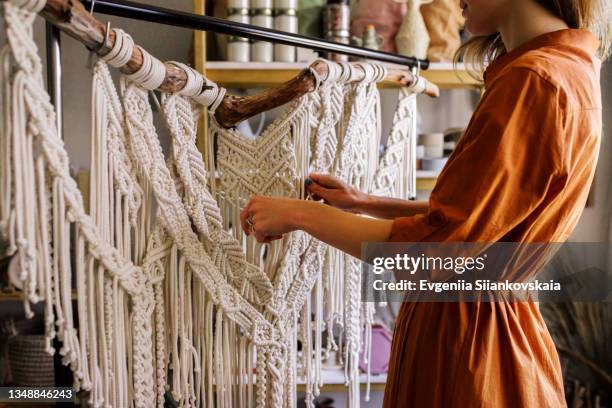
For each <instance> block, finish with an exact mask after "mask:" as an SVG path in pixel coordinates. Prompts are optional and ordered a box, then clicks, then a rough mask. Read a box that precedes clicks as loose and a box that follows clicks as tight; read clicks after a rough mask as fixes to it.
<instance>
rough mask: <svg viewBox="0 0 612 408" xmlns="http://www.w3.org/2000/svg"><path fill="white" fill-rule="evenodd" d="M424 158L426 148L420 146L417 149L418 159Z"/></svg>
mask: <svg viewBox="0 0 612 408" xmlns="http://www.w3.org/2000/svg"><path fill="white" fill-rule="evenodd" d="M423 157H425V146H423V145H418V146H417V147H416V158H417V159H422V158H423Z"/></svg>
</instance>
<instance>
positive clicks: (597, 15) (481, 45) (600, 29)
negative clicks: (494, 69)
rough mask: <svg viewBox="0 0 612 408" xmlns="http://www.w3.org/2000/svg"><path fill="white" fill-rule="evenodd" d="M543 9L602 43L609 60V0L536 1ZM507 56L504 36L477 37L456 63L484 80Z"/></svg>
mask: <svg viewBox="0 0 612 408" xmlns="http://www.w3.org/2000/svg"><path fill="white" fill-rule="evenodd" d="M536 1H537V2H538V3H539V4H540V5H541V6H542V7H544V8H545V9H546V10H548V11H550V12H551V13H553V14H554V15H555V16H557V17H559V18H560V19H562V20H563V21H565V23H566V24H567V25H568V27H569V28H584V29H587V30H589V31H591V32H592V33H593V34H594V35H595V36H596V37H597V39H598V40H599V42H600V45H599V56H600V57H601V59H602V60H605V59H606V58H607V57H608V56H609V55H610V53H611V52H612V12H610V10H608V8H607V7H606V3H608V1H609V0H536ZM505 53H506V47H504V43H503V42H502V40H501V36H500V35H499V34H498V33H496V34H492V35H488V36H474V37H472V38H470V39H469V40H468V41H466V42H465V43H464V44H463V45H461V47H459V49H458V50H457V52H456V53H455V63H457V62H459V61H463V62H464V63H465V64H466V66H467V67H468V70H469V72H470V74H471V75H472V76H474V77H475V78H478V79H481V78H482V74H483V72H484V70H485V67H486V65H487V64H488V63H490V62H492V61H494V60H495V59H496V58H498V57H499V56H500V55H503V54H505Z"/></svg>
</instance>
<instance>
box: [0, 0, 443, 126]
mask: <svg viewBox="0 0 612 408" xmlns="http://www.w3.org/2000/svg"><path fill="white" fill-rule="evenodd" d="M3 1H7V0H0V3H1V2H3ZM41 15H42V16H43V17H44V18H45V19H46V20H47V21H49V22H50V23H51V24H53V25H55V26H57V27H58V28H59V29H60V30H62V31H63V32H65V33H66V34H68V35H69V36H71V37H72V38H74V39H76V40H77V41H79V42H81V43H83V44H85V46H86V47H87V48H88V49H90V50H96V53H97V54H98V55H105V54H107V53H108V52H110V50H111V48H112V46H113V44H114V43H115V34H114V32H112V31H111V32H110V33H109V35H108V37H107V36H105V34H106V24H104V23H102V22H100V21H99V20H97V19H96V18H95V17H93V16H92V15H90V14H89V11H87V10H86V9H85V7H84V6H83V4H82V3H81V2H80V1H78V0H47V4H46V5H45V8H44V9H43V10H42V11H41ZM105 39H106V43H105V42H104V41H105ZM141 65H142V53H141V52H140V49H139V48H138V47H134V50H133V52H132V57H131V58H130V60H129V62H128V63H127V64H126V65H125V66H124V67H122V68H121V71H122V72H125V73H128V74H130V73H133V72H136V71H137V70H138V69H139V68H140V66H141ZM164 65H165V67H166V76H165V78H164V81H163V83H162V84H161V85H160V87H159V90H160V91H165V92H177V91H180V90H181V89H183V87H184V86H185V84H186V83H187V73H186V72H185V71H184V70H183V69H182V68H180V67H177V66H176V65H173V64H168V63H166V64H164ZM312 68H313V69H314V70H315V71H316V72H317V74H318V75H319V76H321V77H325V76H326V75H327V65H325V64H324V63H317V62H315V63H314V64H313V65H312ZM357 72H360V70H357ZM359 79H361V78H360V77H359V75H358V77H357V78H356V80H359ZM413 80H414V77H413V75H412V73H411V72H410V71H408V70H400V69H389V71H388V75H387V78H386V79H385V82H392V83H395V84H397V85H400V86H409V85H410V84H411V83H412V82H413ZM421 80H425V78H421ZM315 84H316V79H315V77H314V75H313V74H312V72H310V70H308V69H305V70H302V71H301V72H300V73H299V74H298V75H297V76H296V77H294V78H292V79H291V80H289V81H287V82H285V83H284V84H282V85H280V86H279V87H276V88H270V89H266V90H264V91H262V92H259V93H257V94H254V95H250V96H245V97H242V96H235V95H230V94H227V95H226V96H225V98H224V99H223V102H222V103H221V105H220V106H219V107H218V108H217V111H216V112H215V119H216V120H217V122H218V123H219V124H220V125H221V126H224V127H228V128H229V127H232V126H235V125H236V124H238V123H240V122H241V121H243V120H245V119H248V118H250V117H252V116H255V115H257V114H259V113H261V112H265V111H268V110H270V109H273V108H276V107H279V106H281V105H284V104H286V103H288V102H290V101H292V100H294V99H296V98H299V97H301V96H303V95H305V94H307V93H308V92H311V91H313V90H314V87H315ZM424 93H425V94H427V95H429V96H434V97H435V96H438V95H439V90H438V87H437V86H436V85H434V84H432V83H431V82H429V81H427V82H426V89H425V91H424Z"/></svg>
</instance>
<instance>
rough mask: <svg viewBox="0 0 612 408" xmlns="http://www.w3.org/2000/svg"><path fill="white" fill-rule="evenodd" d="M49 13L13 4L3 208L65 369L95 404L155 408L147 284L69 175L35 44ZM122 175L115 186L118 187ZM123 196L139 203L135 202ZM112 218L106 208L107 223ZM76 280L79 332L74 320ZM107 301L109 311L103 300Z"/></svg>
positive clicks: (8, 12) (27, 290)
mask: <svg viewBox="0 0 612 408" xmlns="http://www.w3.org/2000/svg"><path fill="white" fill-rule="evenodd" d="M44 4H45V2H44V1H18V0H13V1H11V2H5V3H3V9H4V16H5V20H6V34H7V38H8V48H6V49H5V50H4V51H3V52H2V60H1V61H0V65H1V66H2V68H3V69H2V75H3V78H1V79H2V81H1V82H0V84H1V86H2V95H3V98H2V107H3V109H2V124H3V126H4V127H3V146H4V148H5V149H6V150H4V151H3V153H5V154H6V153H9V155H10V157H6V156H5V159H7V160H9V163H10V164H8V165H7V166H4V167H3V173H2V175H1V176H2V180H7V179H8V180H9V183H7V187H8V190H7V191H9V192H10V194H9V198H8V200H3V210H2V213H3V214H8V219H9V220H11V221H10V222H9V223H8V231H7V234H8V236H9V240H10V242H14V243H15V246H14V247H13V248H10V249H11V250H12V251H15V252H16V254H17V255H16V256H18V257H19V261H20V265H21V269H22V274H21V276H20V279H21V285H22V290H23V293H24V304H25V307H26V313H27V314H30V309H29V303H30V302H32V303H35V302H38V301H39V300H43V299H44V302H45V309H44V310H45V322H46V337H47V351H48V352H50V353H53V352H54V349H53V348H52V347H51V340H52V339H53V338H54V337H55V336H57V337H58V339H59V340H60V341H61V342H62V347H61V349H60V354H61V355H62V362H63V363H64V364H66V365H68V366H69V367H70V368H71V369H72V371H73V374H74V386H75V388H76V389H77V390H78V389H83V390H89V391H90V397H89V401H88V402H89V403H90V405H92V406H103V405H105V406H127V405H128V404H131V402H130V401H136V402H137V403H136V404H135V406H141V407H145V406H148V405H146V403H138V402H143V401H144V400H145V398H144V397H142V396H139V394H143V393H146V392H147V387H146V384H147V381H148V378H147V374H149V373H146V371H147V370H146V367H147V364H148V363H150V362H151V361H152V360H151V358H150V351H149V350H148V349H147V347H146V340H143V339H150V337H151V327H150V325H149V324H148V321H149V320H150V317H149V316H148V315H147V313H148V309H149V308H148V307H147V305H146V299H147V298H148V296H147V295H146V293H145V292H146V285H145V279H144V275H143V273H142V269H141V268H140V267H137V266H135V265H134V264H133V263H132V262H131V261H130V258H131V256H127V255H128V252H130V251H128V250H127V247H126V246H124V247H123V249H124V250H123V251H119V250H117V249H116V248H115V247H114V246H112V245H111V244H110V243H109V242H108V240H107V238H108V236H107V234H106V232H104V231H101V230H100V229H98V227H97V226H96V221H95V220H93V219H92V218H91V217H89V216H88V215H87V214H86V213H85V210H84V207H83V200H82V197H81V193H80V191H79V190H78V188H77V185H76V183H75V181H74V180H73V179H72V177H71V176H70V174H69V162H68V155H67V153H66V150H65V149H64V146H63V142H62V140H61V139H60V138H59V136H58V134H57V127H56V121H55V113H54V110H53V106H52V105H51V103H50V101H49V96H48V95H47V93H46V91H45V90H44V85H43V77H42V65H41V61H40V58H39V56H38V54H37V47H36V44H35V43H34V41H33V39H32V23H33V20H34V17H35V16H36V13H37V12H38V11H39V10H40V9H42V7H43V6H44ZM8 101H11V103H8ZM112 114H113V113H109V115H110V116H112ZM110 116H109V117H110ZM99 119H100V120H101V121H100V122H99V123H100V125H101V126H100V128H99V129H103V128H105V126H106V125H107V122H106V119H102V118H99ZM107 129H108V128H107ZM115 130H116V129H115ZM104 133H106V131H104ZM115 136H117V137H120V135H118V134H117V135H115ZM117 170H121V171H123V170H124V168H121V167H120V166H119V167H117ZM117 174H119V173H114V174H113V176H112V181H111V178H109V179H107V181H109V187H110V186H112V185H114V183H115V181H116V179H115V176H116V175H117ZM117 180H118V179H117ZM117 185H118V184H117ZM116 191H117V196H118V197H119V196H121V197H122V198H121V199H122V200H123V199H125V200H126V201H125V202H126V203H128V202H130V200H129V198H128V196H129V194H126V195H125V196H124V195H122V192H121V191H120V189H118V190H116ZM114 193H115V191H114V192H113V194H114ZM125 208H126V211H125V213H122V215H121V216H123V215H125V216H128V214H129V213H130V210H131V209H128V208H129V205H126V207H125ZM132 209H134V208H132ZM103 213H104V210H103V209H101V211H100V212H99V214H100V216H103V215H102V214H103ZM106 215H107V216H110V215H109V214H108V213H106ZM128 218H129V217H128ZM71 250H73V251H74V269H73V263H72V262H71V260H72V259H73V258H72V256H71ZM73 276H76V288H77V299H76V304H77V314H76V315H77V317H78V323H79V329H78V331H77V329H76V328H75V327H76V326H75V324H74V321H73V315H74V309H73V302H72V293H73V292H72V278H73ZM102 298H103V299H104V300H105V301H104V302H102V301H98V300H99V299H102ZM132 375H133V376H134V378H138V379H139V380H140V381H141V382H140V383H139V384H138V387H133V388H131V387H130V384H131V381H130V380H129V379H130V376H132ZM149 378H150V377H149Z"/></svg>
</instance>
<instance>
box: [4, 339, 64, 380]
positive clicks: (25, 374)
mask: <svg viewBox="0 0 612 408" xmlns="http://www.w3.org/2000/svg"><path fill="white" fill-rule="evenodd" d="M8 354H9V362H10V365H11V375H12V377H13V383H14V384H15V385H17V386H39V387H52V386H53V385H55V375H54V368H53V356H51V355H49V354H48V353H47V352H46V351H45V336H42V335H17V336H13V337H11V338H10V339H9V340H8Z"/></svg>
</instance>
